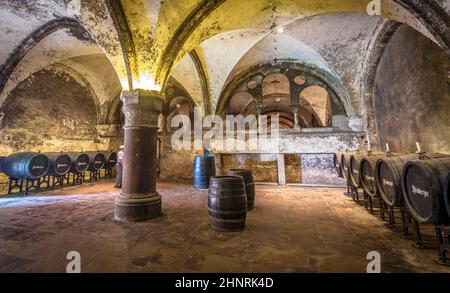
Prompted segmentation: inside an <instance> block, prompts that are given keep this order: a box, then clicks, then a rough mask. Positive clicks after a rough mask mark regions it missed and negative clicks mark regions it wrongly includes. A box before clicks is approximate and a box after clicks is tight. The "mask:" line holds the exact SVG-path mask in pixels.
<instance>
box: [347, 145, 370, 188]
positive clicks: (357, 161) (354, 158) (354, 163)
mask: <svg viewBox="0 0 450 293" xmlns="http://www.w3.org/2000/svg"><path fill="white" fill-rule="evenodd" d="M366 156H368V155H367V153H359V152H357V153H354V154H352V155H351V156H350V161H349V164H348V165H349V170H350V171H349V172H348V173H349V174H350V180H351V181H352V183H353V186H355V187H356V188H361V187H362V186H361V176H360V173H359V172H360V165H361V160H362V159H364V158H365V157H366Z"/></svg>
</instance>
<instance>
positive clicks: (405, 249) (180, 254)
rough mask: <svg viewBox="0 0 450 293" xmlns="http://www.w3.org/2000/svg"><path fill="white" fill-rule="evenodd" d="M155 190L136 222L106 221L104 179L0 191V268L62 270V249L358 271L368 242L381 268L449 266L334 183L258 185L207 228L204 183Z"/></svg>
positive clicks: (253, 267) (136, 261)
mask: <svg viewBox="0 0 450 293" xmlns="http://www.w3.org/2000/svg"><path fill="white" fill-rule="evenodd" d="M158 189H159V191H160V193H161V194H162V196H163V209H164V216H163V217H161V218H159V219H156V220H154V221H150V222H146V223H134V224H123V223H117V222H115V221H114V220H113V213H112V211H113V203H114V196H115V195H116V193H117V190H116V189H114V188H113V187H112V183H111V182H103V183H99V184H94V185H86V186H82V187H77V188H69V189H66V190H63V191H56V192H50V193H46V194H43V195H40V196H32V197H14V198H7V197H1V198H0V272H65V270H66V266H67V263H68V262H69V261H68V260H66V255H67V253H68V252H69V251H78V252H79V253H80V254H81V267H82V271H83V272H365V271H366V266H367V263H368V261H367V260H366V256H367V253H368V252H369V251H378V252H379V253H381V257H382V271H383V272H450V268H448V267H443V266H440V265H437V264H436V262H435V260H436V257H437V255H436V254H437V253H436V250H435V249H425V250H419V249H416V248H414V247H413V246H412V245H411V244H412V241H411V240H408V239H405V238H403V237H402V236H401V233H399V231H398V228H396V229H394V230H392V229H390V228H388V227H386V226H385V225H384V224H383V223H382V222H381V221H380V220H379V219H378V218H377V217H375V216H373V215H370V214H369V213H368V212H366V211H365V210H364V208H363V207H361V206H359V205H357V204H355V203H354V202H352V201H351V200H350V199H348V198H346V197H345V196H344V195H343V190H342V189H313V188H302V187H275V186H262V185H261V186H257V201H256V209H255V210H254V211H252V212H250V213H249V214H248V219H247V229H246V230H245V231H243V232H241V233H219V232H215V231H213V230H212V229H210V227H209V219H208V211H207V192H206V191H198V190H194V189H193V188H191V187H190V185H187V184H183V183H173V182H172V183H171V182H160V183H159V184H158Z"/></svg>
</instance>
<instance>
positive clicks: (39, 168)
mask: <svg viewBox="0 0 450 293" xmlns="http://www.w3.org/2000/svg"><path fill="white" fill-rule="evenodd" d="M116 161H117V154H116V153H114V152H100V151H99V152H86V153H84V152H81V153H78V152H69V153H62V152H61V153H35V152H22V153H16V154H12V155H10V156H7V157H0V173H5V174H6V175H7V176H8V177H9V186H8V194H11V193H13V191H14V190H16V189H18V192H19V193H22V192H24V193H25V194H28V193H29V192H30V191H31V190H34V191H36V192H39V191H40V189H41V187H43V186H44V187H43V188H48V189H55V188H56V187H60V188H63V187H64V184H65V183H66V184H69V183H71V184H72V185H75V184H82V183H83V182H84V181H85V176H86V175H85V174H86V173H87V172H89V180H90V181H91V182H92V181H97V180H98V178H99V174H100V171H101V170H105V174H107V173H108V174H112V171H111V170H112V168H113V167H114V165H115V162H116ZM105 177H106V176H105ZM45 184H46V186H45Z"/></svg>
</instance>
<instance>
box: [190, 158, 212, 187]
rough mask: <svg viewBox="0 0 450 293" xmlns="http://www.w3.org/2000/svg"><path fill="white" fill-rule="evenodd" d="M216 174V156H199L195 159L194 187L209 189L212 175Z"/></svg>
mask: <svg viewBox="0 0 450 293" xmlns="http://www.w3.org/2000/svg"><path fill="white" fill-rule="evenodd" d="M215 175H216V166H215V162H214V157H201V156H197V157H195V160H194V187H195V188H197V189H208V187H209V182H210V180H211V177H213V176H215Z"/></svg>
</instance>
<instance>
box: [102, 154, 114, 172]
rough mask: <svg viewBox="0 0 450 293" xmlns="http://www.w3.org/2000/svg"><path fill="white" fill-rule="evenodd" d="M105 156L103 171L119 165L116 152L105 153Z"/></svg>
mask: <svg viewBox="0 0 450 293" xmlns="http://www.w3.org/2000/svg"><path fill="white" fill-rule="evenodd" d="M103 155H104V156H105V165H104V166H103V169H112V168H114V167H115V166H116V164H117V153H116V152H103Z"/></svg>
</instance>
